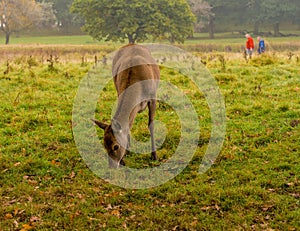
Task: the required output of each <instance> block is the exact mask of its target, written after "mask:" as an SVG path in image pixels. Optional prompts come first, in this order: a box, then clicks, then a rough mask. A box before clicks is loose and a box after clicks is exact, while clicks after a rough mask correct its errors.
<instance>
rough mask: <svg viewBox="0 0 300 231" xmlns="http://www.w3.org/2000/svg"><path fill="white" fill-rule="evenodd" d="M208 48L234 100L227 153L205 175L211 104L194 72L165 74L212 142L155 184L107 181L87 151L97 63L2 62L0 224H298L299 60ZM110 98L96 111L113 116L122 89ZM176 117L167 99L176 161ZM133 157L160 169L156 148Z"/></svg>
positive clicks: (139, 126)
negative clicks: (81, 89)
mask: <svg viewBox="0 0 300 231" xmlns="http://www.w3.org/2000/svg"><path fill="white" fill-rule="evenodd" d="M57 49H59V48H57ZM61 49H63V48H61ZM197 55H198V56H200V57H202V58H203V60H206V61H207V62H206V66H207V67H208V69H209V70H210V72H211V73H212V74H213V75H214V76H215V78H216V80H217V81H218V84H219V87H220V89H221V92H222V94H223V95H224V97H225V101H226V114H227V133H226V140H225V143H224V146H223V149H222V152H221V153H220V155H219V157H218V159H217V161H216V163H215V164H214V165H213V166H212V167H211V168H210V169H209V171H207V172H206V173H205V174H202V175H198V168H199V164H200V163H201V158H202V156H203V155H204V153H205V150H206V148H207V144H208V140H209V137H210V127H211V124H210V115H209V110H208V107H207V105H206V102H205V99H204V97H203V95H202V93H201V92H197V90H196V89H195V87H194V86H193V85H192V84H191V83H190V82H189V81H187V80H186V78H184V77H183V76H181V75H179V74H178V73H177V72H175V71H172V70H171V71H170V70H169V69H167V68H162V78H163V79H167V80H169V81H171V82H172V83H174V84H176V85H177V86H178V87H179V88H181V89H182V90H183V91H184V92H186V94H187V95H188V96H189V97H190V98H191V101H192V102H193V104H194V105H195V108H196V111H197V113H198V116H199V120H200V123H201V137H200V138H199V144H198V149H197V151H196V153H195V156H194V158H193V160H192V161H191V162H190V164H189V165H188V167H187V168H186V169H185V170H184V171H183V172H182V173H181V174H180V175H178V176H177V177H175V179H173V180H171V181H169V182H168V183H166V184H164V185H161V186H159V187H156V188H152V189H144V190H132V189H122V188H119V187H116V186H113V185H110V184H108V183H107V182H105V181H103V180H102V179H100V178H98V177H97V176H95V175H94V174H93V172H91V171H90V169H88V168H87V166H86V164H85V163H84V162H83V160H82V158H81V156H80V155H79V153H78V150H77V148H76V145H75V143H74V140H73V135H72V123H71V119H72V118H71V116H72V106H73V100H74V97H75V94H76V91H77V87H78V86H79V83H80V80H81V79H82V78H83V76H85V74H86V73H87V72H88V70H89V69H90V68H91V67H92V65H93V63H92V62H88V63H84V64H82V63H77V62H72V61H66V62H60V63H54V68H53V69H49V66H48V65H49V64H48V63H47V62H45V61H44V62H43V63H42V62H41V61H40V60H41V57H39V56H38V54H37V56H34V57H31V59H34V60H31V61H30V62H29V61H28V60H29V58H28V57H27V58H23V59H20V58H18V57H16V58H15V59H13V58H11V61H10V67H9V69H8V70H7V66H6V64H5V62H2V64H1V66H0V96H1V106H0V113H1V120H0V134H1V135H0V173H1V174H0V204H1V206H0V230H1V231H2V230H3V231H4V230H5V231H6V230H21V229H23V230H30V229H34V230H298V229H299V228H300V223H299V216H300V212H299V211H300V210H299V197H300V195H299V192H300V183H299V180H300V179H299V172H300V163H299V162H300V160H299V148H300V138H299V137H300V99H299V93H300V89H299V88H300V82H299V75H300V67H299V60H298V61H297V59H296V56H294V57H293V58H292V60H288V56H287V55H286V53H282V54H281V53H276V54H270V55H269V54H266V55H264V56H260V57H257V56H256V57H254V58H253V60H251V61H250V62H249V63H247V62H246V61H245V60H243V58H242V56H241V55H239V54H234V53H232V54H220V53H211V54H209V55H207V54H202V53H197ZM220 55H224V58H225V59H220V58H218V57H220ZM221 60H223V61H221ZM34 61H35V62H34ZM222 62H223V63H222ZM297 62H298V63H297ZM29 63H31V65H29ZM7 71H8V73H7V74H4V72H7ZM103 94H104V95H102V96H101V97H105V101H101V102H103V104H102V103H101V104H100V103H99V105H98V108H97V113H99V115H98V117H99V116H100V115H101V118H103V119H105V120H107V121H108V120H109V118H110V113H111V112H110V108H111V105H112V104H113V103H114V100H115V97H116V94H115V91H114V88H113V85H110V86H108V87H107V89H106V91H105V92H104V93H103ZM173 114H174V113H172V109H171V108H170V107H168V106H167V105H164V104H163V103H159V105H158V109H157V118H160V120H162V121H163V122H164V123H166V124H167V128H169V130H168V131H169V132H168V136H167V138H166V140H165V143H164V144H163V148H162V149H161V150H159V151H158V156H159V158H160V161H163V160H165V159H167V158H169V156H170V154H171V153H170V150H174V148H175V147H176V144H177V142H178V137H180V134H179V131H178V130H179V129H178V118H176V116H175V117H174V115H173ZM145 120H146V115H145V114H142V115H140V116H139V117H138V118H137V123H136V124H135V127H134V131H133V133H134V136H136V137H137V138H141V139H143V138H145V137H146V138H147V132H146V126H145ZM102 136H103V133H102V131H100V130H99V139H101V138H102ZM126 160H127V163H128V165H129V166H135V167H143V166H148V165H149V164H151V162H150V161H149V156H148V155H144V156H142V157H140V156H137V155H134V154H133V155H131V156H128V157H127V159H126ZM154 164H156V163H154ZM149 177H151V176H149Z"/></svg>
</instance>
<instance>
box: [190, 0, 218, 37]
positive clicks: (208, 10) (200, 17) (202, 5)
mask: <svg viewBox="0 0 300 231" xmlns="http://www.w3.org/2000/svg"><path fill="white" fill-rule="evenodd" d="M188 3H189V5H190V7H191V10H192V12H193V14H194V15H195V16H196V18H197V22H196V24H195V31H196V32H201V30H202V29H203V28H204V27H205V26H206V25H207V24H208V23H209V20H210V18H211V17H212V16H214V14H213V12H212V7H211V6H210V4H209V3H208V2H206V1H204V0H188Z"/></svg>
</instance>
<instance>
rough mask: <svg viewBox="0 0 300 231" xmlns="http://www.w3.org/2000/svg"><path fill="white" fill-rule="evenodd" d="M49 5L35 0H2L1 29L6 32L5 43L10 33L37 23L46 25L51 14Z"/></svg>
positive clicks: (7, 42)
mask: <svg viewBox="0 0 300 231" xmlns="http://www.w3.org/2000/svg"><path fill="white" fill-rule="evenodd" d="M50 14H51V11H50V12H49V6H48V5H46V4H43V3H36V2H35V1H33V0H0V29H1V31H3V32H4V33H5V44H9V40H10V35H11V34H12V33H15V32H19V31H21V30H25V29H29V28H32V27H35V26H37V25H41V23H42V24H43V25H46V24H47V23H48V20H50V18H51V19H53V17H52V16H53V15H52V16H50Z"/></svg>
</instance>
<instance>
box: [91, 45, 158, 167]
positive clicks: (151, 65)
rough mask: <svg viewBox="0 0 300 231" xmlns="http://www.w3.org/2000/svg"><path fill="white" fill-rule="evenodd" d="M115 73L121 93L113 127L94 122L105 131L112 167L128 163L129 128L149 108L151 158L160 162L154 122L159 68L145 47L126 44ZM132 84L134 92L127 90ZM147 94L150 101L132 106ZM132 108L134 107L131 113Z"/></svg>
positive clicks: (115, 66)
mask: <svg viewBox="0 0 300 231" xmlns="http://www.w3.org/2000/svg"><path fill="white" fill-rule="evenodd" d="M112 72H113V76H114V84H115V87H116V90H117V93H118V106H117V110H116V113H115V115H114V116H113V120H112V124H110V125H107V124H104V123H102V122H100V121H96V120H94V122H95V123H96V124H97V125H98V126H99V127H100V128H102V129H104V147H105V149H106V150H107V152H108V155H109V157H110V158H109V165H110V167H118V166H119V164H121V165H124V164H125V163H124V161H123V157H124V155H125V154H126V152H127V149H128V147H129V139H130V138H129V134H130V129H131V127H132V125H133V123H134V119H135V117H136V114H137V113H139V112H141V111H143V110H145V108H146V107H148V109H149V121H148V126H149V130H150V134H151V145H152V152H151V157H152V159H154V160H157V155H156V150H155V145H154V134H153V129H154V127H153V121H154V114H155V108H156V100H155V97H156V90H157V87H158V81H159V79H160V72H159V67H158V66H157V65H156V64H155V61H154V59H153V58H152V56H151V54H150V52H149V51H148V49H147V48H146V47H143V46H139V45H127V46H125V47H123V48H121V49H120V50H119V51H118V52H117V53H116V55H115V57H114V60H113V70H112ZM149 80H153V81H149ZM141 81H147V84H143V83H144V82H141ZM136 83H140V84H136ZM134 84H136V85H134ZM133 85H134V87H133V89H132V90H131V91H129V90H128V89H129V88H130V89H131V86H133ZM125 90H126V91H125ZM145 95H146V96H149V99H148V100H143V101H141V102H140V101H138V104H137V105H134V106H133V105H132V104H133V103H132V102H133V101H135V100H136V99H144V98H143V97H144V96H145ZM130 108H132V110H131V111H129V110H130ZM128 117H129V118H128Z"/></svg>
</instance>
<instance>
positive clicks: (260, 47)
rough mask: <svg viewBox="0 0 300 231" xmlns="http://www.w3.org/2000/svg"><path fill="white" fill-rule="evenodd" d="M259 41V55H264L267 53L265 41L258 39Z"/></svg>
mask: <svg viewBox="0 0 300 231" xmlns="http://www.w3.org/2000/svg"><path fill="white" fill-rule="evenodd" d="M257 41H258V50H257V52H258V54H261V53H264V52H265V51H266V47H265V41H264V40H263V39H262V38H261V37H257Z"/></svg>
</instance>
